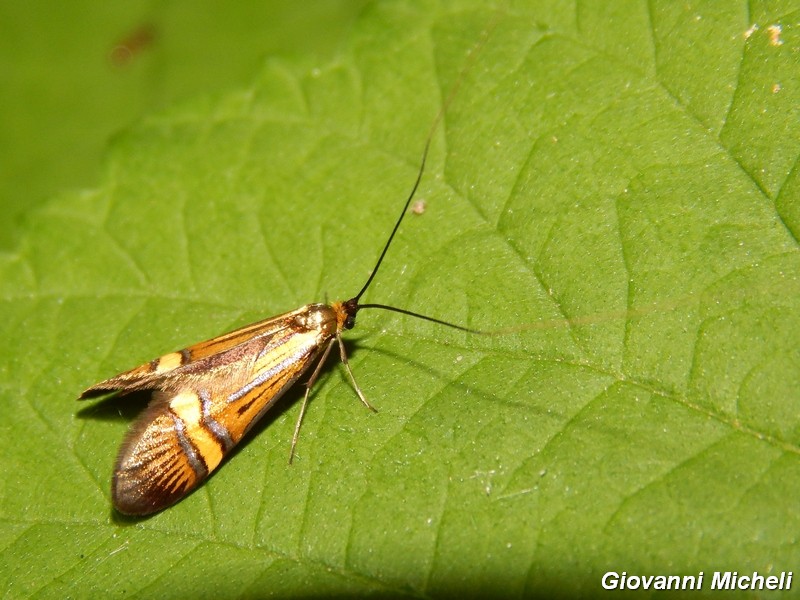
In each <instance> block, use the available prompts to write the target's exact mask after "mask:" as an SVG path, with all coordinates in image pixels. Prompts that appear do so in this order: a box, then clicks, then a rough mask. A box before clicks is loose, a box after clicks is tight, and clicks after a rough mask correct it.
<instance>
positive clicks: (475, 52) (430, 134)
mask: <svg viewBox="0 0 800 600" xmlns="http://www.w3.org/2000/svg"><path fill="white" fill-rule="evenodd" d="M496 24H497V23H496V21H495V22H493V23H491V24H490V26H489V27H487V28H486V29H485V30H484V31H483V35H482V36H481V38H480V39H479V40H478V42H477V43H476V44H475V45H474V46H473V47H472V49H471V50H470V51H469V56H467V60H466V62H465V63H464V66H463V67H462V68H461V71H460V72H459V74H458V78H457V79H456V82H455V83H454V84H453V87H452V88H450V93H449V94H448V95H447V98H446V99H445V101H444V104H442V107H441V108H440V109H439V112H438V113H437V115H436V118H435V119H434V120H433V123H432V124H431V128H430V131H429V132H428V137H427V139H426V140H425V148H424V149H423V150H422V160H420V165H419V173H417V179H416V181H414V186H413V187H412V188H411V193H410V194H409V195H408V199H407V200H406V203H405V204H404V205H403V210H402V212H401V213H400V217H399V218H398V219H397V222H396V223H395V224H394V228H393V229H392V233H390V234H389V239H388V240H386V245H385V246H384V247H383V250H382V251H381V255H380V257H378V262H377V263H375V267H374V268H373V269H372V273H370V274H369V277H368V278H367V282H366V283H365V284H364V286H363V287H362V288H361V290H360V291H359V292H358V294H356V295H355V296H353V297H352V298H351V299H350V300H348V302H349V303H351V304H352V305H355V306H358V301H359V299H360V298H361V296H363V295H364V292H366V291H367V288H368V287H369V285H370V284H371V283H372V280H373V279H375V275H376V274H377V272H378V269H379V268H380V266H381V263H382V262H383V258H384V257H385V256H386V252H387V251H388V250H389V246H390V245H391V244H392V240H393V239H394V235H395V234H396V233H397V230H398V229H399V228H400V223H402V222H403V218H404V217H405V216H406V212H407V211H408V206H409V205H410V204H411V201H412V200H413V199H414V194H416V193H417V188H419V183H420V181H422V175H423V173H424V172H425V161H426V160H427V159H428V149H429V148H430V146H431V140H432V139H433V134H434V133H435V131H436V128H437V127H438V126H439V123H440V122H441V121H442V119H443V118H444V115H445V113H446V112H447V109H448V108H449V106H450V104H451V103H452V102H453V98H455V96H456V93H457V92H458V90H459V88H460V87H461V83H462V81H463V80H464V76H465V75H466V73H467V71H468V70H469V68H470V67H471V66H472V63H474V62H475V58H476V57H477V55H478V54H479V53H480V51H481V49H482V48H483V46H484V45H485V44H486V40H487V39H488V38H489V34H490V33H491V31H492V30H493V29H494V27H495V25H496ZM366 307H367V305H364V306H362V307H360V308H366ZM371 307H372V308H384V309H387V310H395V311H396V312H405V313H406V314H410V315H413V316H416V317H421V318H423V319H426V320H428V321H434V322H438V323H442V324H443V325H450V326H451V327H455V328H456V329H464V330H465V331H471V330H469V329H466V328H464V327H459V326H454V325H452V324H451V323H444V322H442V321H437V320H436V319H433V318H431V317H425V316H423V315H418V314H416V313H411V312H409V311H403V310H400V309H396V308H390V307H388V306H383V305H372V306H371Z"/></svg>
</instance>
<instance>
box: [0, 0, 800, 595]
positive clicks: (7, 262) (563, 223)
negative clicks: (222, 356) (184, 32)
mask: <svg viewBox="0 0 800 600" xmlns="http://www.w3.org/2000/svg"><path fill="white" fill-rule="evenodd" d="M770 9H771V10H774V11H775V12H765V11H766V10H767V9H766V8H764V7H762V6H761V5H759V7H755V8H754V7H750V8H749V9H748V6H747V5H745V4H737V3H710V4H709V5H707V6H706V5H703V6H702V7H701V8H697V7H692V6H689V5H686V4H685V3H681V4H678V3H672V2H665V3H663V4H661V3H651V4H648V5H639V4H630V5H624V8H623V5H619V4H614V6H613V7H608V6H604V5H603V4H600V3H597V4H591V5H586V4H580V5H578V6H577V7H576V6H573V5H568V4H566V3H562V2H555V3H552V5H542V6H539V7H537V8H532V7H528V6H526V5H524V6H515V7H509V6H505V5H503V6H501V7H499V8H497V9H492V10H490V9H488V8H487V7H486V3H483V2H480V3H478V2H476V3H471V2H467V1H466V0H465V1H463V2H453V3H446V4H444V5H439V4H435V3H431V4H429V3H415V2H407V3H406V2H403V3H400V2H398V3H375V4H374V5H370V6H369V7H368V8H367V9H366V10H365V11H364V12H363V13H362V14H361V16H360V17H359V19H358V21H357V23H356V25H355V27H354V28H353V30H352V32H351V33H350V37H349V39H348V43H347V45H346V47H345V48H344V49H343V50H342V51H341V53H340V54H339V55H338V56H337V58H336V59H334V60H331V61H326V62H320V61H318V60H315V59H313V58H312V57H305V58H304V57H302V56H295V57H294V58H290V59H284V60H269V61H267V62H266V63H265V64H264V66H263V69H262V70H261V71H260V73H259V74H258V75H257V76H256V77H254V78H253V80H252V82H251V83H250V84H249V85H246V86H244V85H242V86H240V87H239V86H231V87H230V89H228V90H226V91H223V92H219V93H217V94H205V95H199V96H197V97H196V98H195V99H193V100H191V101H187V102H183V103H178V104H175V105H172V106H170V107H169V108H168V109H166V110H163V111H161V112H158V113H155V114H151V115H149V116H148V117H147V118H145V119H144V120H143V121H142V122H141V123H139V124H137V125H136V126H133V127H131V128H130V129H129V130H128V131H127V132H126V133H125V134H124V135H120V136H118V137H117V138H116V139H115V141H114V143H113V145H112V146H111V147H110V148H109V149H108V156H107V168H106V171H105V175H104V177H103V180H102V184H101V185H98V186H97V187H96V189H93V190H91V191H87V192H82V193H77V192H64V193H62V194H60V195H58V196H57V197H55V198H53V199H52V200H51V201H50V202H48V203H47V204H45V205H44V206H43V207H42V208H40V209H38V210H36V211H31V212H29V213H27V218H26V221H25V224H24V228H23V229H22V231H21V232H20V236H19V237H20V239H21V243H20V244H19V247H18V249H17V250H16V251H15V252H13V253H9V254H7V255H4V256H3V257H2V258H0V301H2V306H3V309H2V310H3V315H4V318H3V319H2V321H0V336H1V337H2V339H3V340H4V341H5V344H4V348H6V350H5V360H4V361H3V363H0V365H2V368H1V370H0V394H2V399H3V402H4V410H3V411H2V413H0V414H1V416H0V428H1V429H2V435H1V436H0V440H2V442H0V451H1V452H2V456H3V458H4V461H3V471H2V473H0V482H2V483H0V518H1V519H2V527H0V536H2V537H1V538H0V539H2V545H1V546H0V547H2V548H3V552H2V561H3V564H5V565H7V568H6V569H5V570H4V571H3V574H2V576H0V585H2V589H5V591H6V595H8V596H9V597H31V596H32V597H40V598H51V597H53V598H61V597H65V596H73V597H93V596H98V595H100V594H103V595H105V596H113V597H123V596H124V597H188V596H193V597H214V598H220V597H237V598H238V597H262V596H267V595H275V596H278V597H290V596H291V597H299V596H304V597H308V596H330V595H347V596H352V595H367V594H371V595H384V596H392V597H395V596H410V597H439V596H455V595H458V596H459V597H463V596H479V597H486V596H487V595H492V596H509V597H519V596H533V595H544V594H554V593H558V594H563V595H577V594H582V595H587V596H588V595H593V594H596V593H597V592H598V591H600V590H602V587H601V584H600V580H601V577H602V575H603V574H604V573H605V572H607V571H617V572H622V571H625V572H627V573H628V574H641V575H652V574H665V575H670V574H674V575H684V574H688V575H692V574H694V575H696V574H697V573H699V572H700V571H703V572H704V573H705V581H704V589H706V590H707V589H710V586H711V578H712V573H713V572H714V571H716V570H722V571H727V570H731V571H734V570H735V571H739V572H741V573H752V572H753V571H759V572H760V573H761V574H764V575H770V574H775V573H780V572H782V571H791V570H792V569H793V568H794V565H796V564H797V562H798V560H799V559H800V550H798V546H797V544H796V540H797V538H798V536H800V518H798V512H797V510H796V509H795V506H794V505H795V502H796V500H795V498H796V495H797V494H796V492H797V489H798V487H800V456H799V455H800V413H798V411H797V406H798V402H800V391H798V390H800V349H799V348H798V343H797V340H798V339H800V302H799V301H798V298H800V294H798V292H800V250H799V249H798V237H799V236H798V234H799V233H800V212H799V211H798V206H799V205H800V204H798V200H799V199H800V183H799V182H798V172H800V170H798V168H797V160H798V150H800V120H798V119H797V115H798V113H797V110H798V109H797V107H798V106H800V102H798V99H799V98H800V80H798V79H797V77H796V56H797V52H798V49H799V48H800V30H798V26H797V23H798V16H800V9H798V7H796V6H794V5H792V4H791V3H786V5H785V6H783V7H779V6H778V5H771V7H770ZM611 11H615V12H611ZM484 39H485V42H484V43H483V46H482V48H481V49H480V51H479V52H478V53H477V54H474V55H473V56H474V58H472V59H470V58H468V53H469V50H470V49H471V48H474V47H475V46H476V44H479V43H480V41H481V40H484ZM465 65H466V70H465V71H464V74H463V77H462V78H461V79H459V73H460V72H461V71H462V69H463V68H464V67H465ZM457 82H458V85H457V86H456V83H457ZM454 86H456V87H457V93H456V95H455V97H454V99H453V101H452V104H450V105H449V107H448V111H447V113H446V115H445V117H444V120H443V122H442V124H441V125H440V127H439V129H438V130H437V132H436V133H435V135H434V140H433V147H432V151H431V156H430V159H429V162H428V166H427V171H426V173H425V177H424V179H423V182H422V186H421V189H420V192H419V198H420V199H424V200H425V202H426V210H425V211H424V212H423V214H419V215H415V214H410V215H408V216H407V217H406V220H405V222H404V223H403V225H402V227H401V229H400V232H399V234H398V237H397V238H396V240H395V243H394V245H393V247H392V248H391V250H390V252H389V254H388V255H387V259H386V263H385V264H384V265H383V267H382V268H381V271H380V273H379V275H378V277H377V279H376V281H375V284H374V285H373V287H372V288H371V289H370V290H369V292H368V294H367V296H366V297H365V300H366V301H369V302H383V303H387V304H393V305H396V306H401V307H405V308H409V309H411V310H416V311H420V312H424V313H426V314H430V315H433V316H436V317H439V318H443V319H447V320H449V321H452V322H455V323H462V324H465V325H468V326H470V327H476V328H481V329H485V330H492V331H495V332H496V333H497V334H496V335H491V336H479V335H468V334H464V333H461V332H457V331H453V330H450V329H446V328H441V327H437V326H435V325H434V324H431V323H427V322H422V321H415V320H412V319H410V318H405V317H401V316H399V315H394V314H388V313H380V312H378V311H364V312H363V313H360V314H359V323H358V327H357V328H356V329H355V330H354V331H353V332H352V335H350V336H349V337H348V339H349V344H350V347H349V350H350V355H351V363H352V366H353V370H354V371H355V374H356V377H357V378H358V380H359V383H360V385H361V387H362V388H363V390H364V392H365V393H366V395H367V397H368V398H369V399H370V401H371V402H372V403H373V404H375V405H376V406H377V407H378V408H379V411H380V412H379V413H378V414H377V415H374V414H371V413H369V412H368V411H366V410H364V409H363V407H362V406H361V405H360V403H359V402H358V401H357V399H356V397H355V394H354V393H353V390H352V388H351V387H350V385H349V383H348V381H347V379H346V378H345V377H344V375H343V373H342V369H341V368H340V367H336V366H334V365H333V364H331V368H330V369H328V370H326V372H325V374H324V376H323V378H322V380H321V381H320V383H319V385H318V387H317V389H316V395H315V397H314V399H313V401H312V403H311V405H310V407H309V412H308V415H307V417H306V420H305V422H304V426H303V430H302V433H301V438H300V442H299V446H298V457H297V459H296V461H295V463H294V464H293V465H292V466H289V465H287V457H288V451H289V441H290V439H291V435H292V430H293V427H294V422H295V419H296V417H297V413H298V410H299V407H298V405H297V402H296V400H297V399H298V398H299V397H300V395H301V391H300V390H296V391H293V392H291V393H289V394H288V395H287V397H286V398H285V400H284V401H282V402H281V404H280V405H279V406H278V407H276V408H275V409H274V410H273V411H271V412H270V413H268V415H267V416H266V417H265V418H264V420H263V422H262V423H261V424H260V425H259V426H258V427H257V428H256V430H255V432H254V435H252V436H250V437H249V439H248V440H247V441H246V443H245V444H244V445H243V446H242V447H241V448H240V449H238V451H236V452H235V453H234V455H233V457H232V458H231V459H230V460H229V461H227V463H226V464H224V465H223V467H222V468H221V469H220V470H219V471H218V472H217V473H216V474H215V475H214V476H213V477H212V478H211V479H210V480H209V481H208V482H207V483H206V484H205V485H204V486H203V487H202V488H200V489H199V490H198V491H197V492H195V493H194V494H192V495H191V496H189V497H188V498H187V499H185V500H184V501H182V502H181V503H179V504H178V505H176V506H174V507H172V508H170V509H168V510H166V511H164V512H162V513H159V514H157V515H155V516H153V517H151V518H148V519H143V520H134V521H132V520H127V519H123V518H121V517H119V516H117V515H114V513H113V511H112V510H111V508H110V500H109V481H110V478H111V472H112V466H113V461H114V455H115V452H116V449H117V447H118V445H119V442H120V440H121V439H122V437H123V435H124V432H125V430H126V428H127V427H128V426H129V422H130V420H131V419H132V418H134V416H135V414H136V412H137V411H138V410H139V409H140V408H141V406H140V405H134V404H135V403H132V401H129V400H126V399H124V398H123V399H109V400H105V401H100V402H96V403H93V404H88V403H87V404H80V405H78V404H77V403H75V402H74V401H73V398H75V397H77V395H78V394H79V393H80V391H81V390H82V389H84V388H85V387H87V386H88V385H90V384H91V383H93V382H95V381H97V380H99V379H102V378H105V377H108V376H110V375H113V374H115V373H116V372H118V371H121V370H123V369H127V368H130V367H133V366H135V365H137V364H140V363H143V362H145V361H147V360H149V359H152V358H154V357H156V356H158V355H160V354H163V353H165V352H167V351H170V350H173V349H176V348H180V347H183V346H186V345H187V344H190V343H193V342H196V341H199V340H201V339H205V338H209V337H212V336H214V335H217V334H219V333H221V332H223V331H225V330H228V329H230V328H233V327H235V326H239V325H243V324H245V323H247V322H249V321H252V320H255V319H258V318H263V317H265V316H268V315H271V314H278V313H280V312H282V311H285V310H289V309H293V308H296V307H297V306H300V305H302V304H305V303H307V302H311V301H319V300H323V299H325V298H326V297H328V298H330V299H338V298H346V297H349V296H350V295H352V294H354V293H355V292H356V291H357V290H358V289H359V287H360V285H361V284H362V283H363V282H364V280H365V279H366V277H367V275H368V274H369V271H370V269H371V268H372V265H373V264H374V261H375V259H376V257H377V255H378V253H379V251H380V248H381V245H382V243H383V242H384V240H385V239H386V236H387V235H388V232H389V231H390V229H391V227H392V225H393V222H394V219H395V218H396V214H397V211H398V210H399V208H400V206H401V204H402V202H403V200H404V198H405V195H406V194H407V193H408V190H409V189H410V186H411V184H412V183H413V181H414V178H415V176H416V172H417V168H418V161H419V155H420V152H421V150H422V145H423V143H424V140H425V136H426V133H427V131H428V128H429V126H430V123H431V122H432V120H433V119H434V116H435V114H436V113H437V111H438V110H439V108H441V107H442V106H443V104H444V103H445V102H446V100H445V99H446V98H447V97H448V93H449V91H450V90H451V89H452V88H453V87H454Z"/></svg>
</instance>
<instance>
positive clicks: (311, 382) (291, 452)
mask: <svg viewBox="0 0 800 600" xmlns="http://www.w3.org/2000/svg"><path fill="white" fill-rule="evenodd" d="M334 342H335V340H331V341H330V343H329V344H328V345H327V346H325V352H323V353H322V357H321V358H320V359H319V362H317V366H316V367H314V371H313V372H312V373H311V377H309V378H308V382H307V383H306V393H305V396H303V404H302V405H301V406H300V415H299V416H298V417H297V423H296V424H295V426H294V435H293V436H292V448H291V450H289V464H291V463H292V460H293V459H294V449H295V447H296V446H297V440H298V439H299V437H300V425H301V424H302V423H303V417H304V416H305V414H306V407H307V406H308V397H309V395H310V394H311V388H312V387H314V384H315V383H316V381H317V379H318V378H319V373H320V371H321V370H322V365H324V364H325V361H326V360H327V359H328V355H329V354H330V353H331V348H333V344H334Z"/></svg>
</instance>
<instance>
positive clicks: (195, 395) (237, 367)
mask: <svg viewBox="0 0 800 600" xmlns="http://www.w3.org/2000/svg"><path fill="white" fill-rule="evenodd" d="M312 317H313V318H312ZM341 320H342V317H341V316H340V315H338V314H337V312H336V311H335V309H334V308H331V307H329V306H325V305H308V306H304V307H302V308H300V309H297V310H296V311H292V312H290V313H286V314H284V315H280V316H278V317H274V318H272V319H267V320H265V321H261V322H259V323H256V324H253V325H249V326H247V327H244V328H242V329H238V330H236V331H233V332H231V333H228V334H224V335H223V336H220V337H218V338H214V339H212V340H208V341H207V342H201V343H199V344H195V345H194V346H190V347H189V348H187V349H185V350H182V351H180V352H172V353H170V354H166V355H164V356H162V357H160V358H158V359H155V360H153V361H151V362H149V363H145V364H144V365H141V366H139V367H136V368H135V369H132V370H130V371H126V372H124V373H121V374H119V375H116V376H115V377H112V378H110V379H107V380H105V381H103V382H100V383H98V384H95V385H93V386H92V387H90V388H89V389H87V390H86V391H85V392H84V393H83V394H82V396H81V398H86V397H91V396H95V395H100V394H103V393H108V392H109V391H115V390H119V391H120V392H121V393H126V392H130V391H134V390H153V391H154V392H155V393H154V395H153V398H152V400H151V402H150V404H149V405H148V406H147V408H146V409H145V411H144V412H143V413H142V414H141V415H140V416H139V417H138V418H137V420H136V421H135V422H134V424H133V426H132V428H131V430H130V431H129V433H128V435H127V436H126V438H125V441H124V442H123V444H122V447H121V448H120V453H119V456H118V458H117V463H116V466H115V469H114V478H113V483H112V498H113V502H114V506H115V507H116V508H117V510H119V511H120V512H122V513H125V514H132V515H145V514H149V513H152V512H156V511H158V510H161V509H163V508H166V507H167V506H170V505H171V504H174V503H175V502H177V501H178V500H180V499H181V498H183V497H184V496H185V495H186V494H188V493H189V492H191V491H192V490H193V489H195V488H196V487H197V486H198V485H199V484H200V483H202V482H203V481H204V480H205V479H206V477H208V475H209V474H210V473H211V472H213V471H214V469H216V468H217V466H219V464H220V462H221V461H222V459H223V458H224V457H225V455H226V454H227V453H228V452H229V451H230V450H231V448H233V446H234V445H236V444H237V443H238V442H239V441H240V440H241V439H242V437H243V436H244V435H245V433H247V431H248V430H249V429H250V428H251V427H252V426H253V425H254V424H255V423H256V422H257V421H258V419H259V418H260V417H261V416H262V415H263V414H264V412H265V411H266V410H267V409H268V408H269V407H270V406H272V404H273V403H274V402H275V401H277V400H278V398H280V396H281V395H282V394H283V393H284V391H286V389H288V388H289V387H290V386H291V385H292V384H293V383H294V382H295V381H296V380H297V379H298V378H299V377H300V376H301V375H302V374H303V373H304V372H305V371H306V369H307V368H308V367H309V366H310V365H311V364H312V363H313V361H314V359H315V358H316V357H317V356H318V355H319V352H320V349H321V347H323V346H324V345H325V343H326V342H327V341H328V340H330V339H331V338H332V337H333V336H334V335H335V334H336V333H337V332H338V329H339V323H340V322H341Z"/></svg>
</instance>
